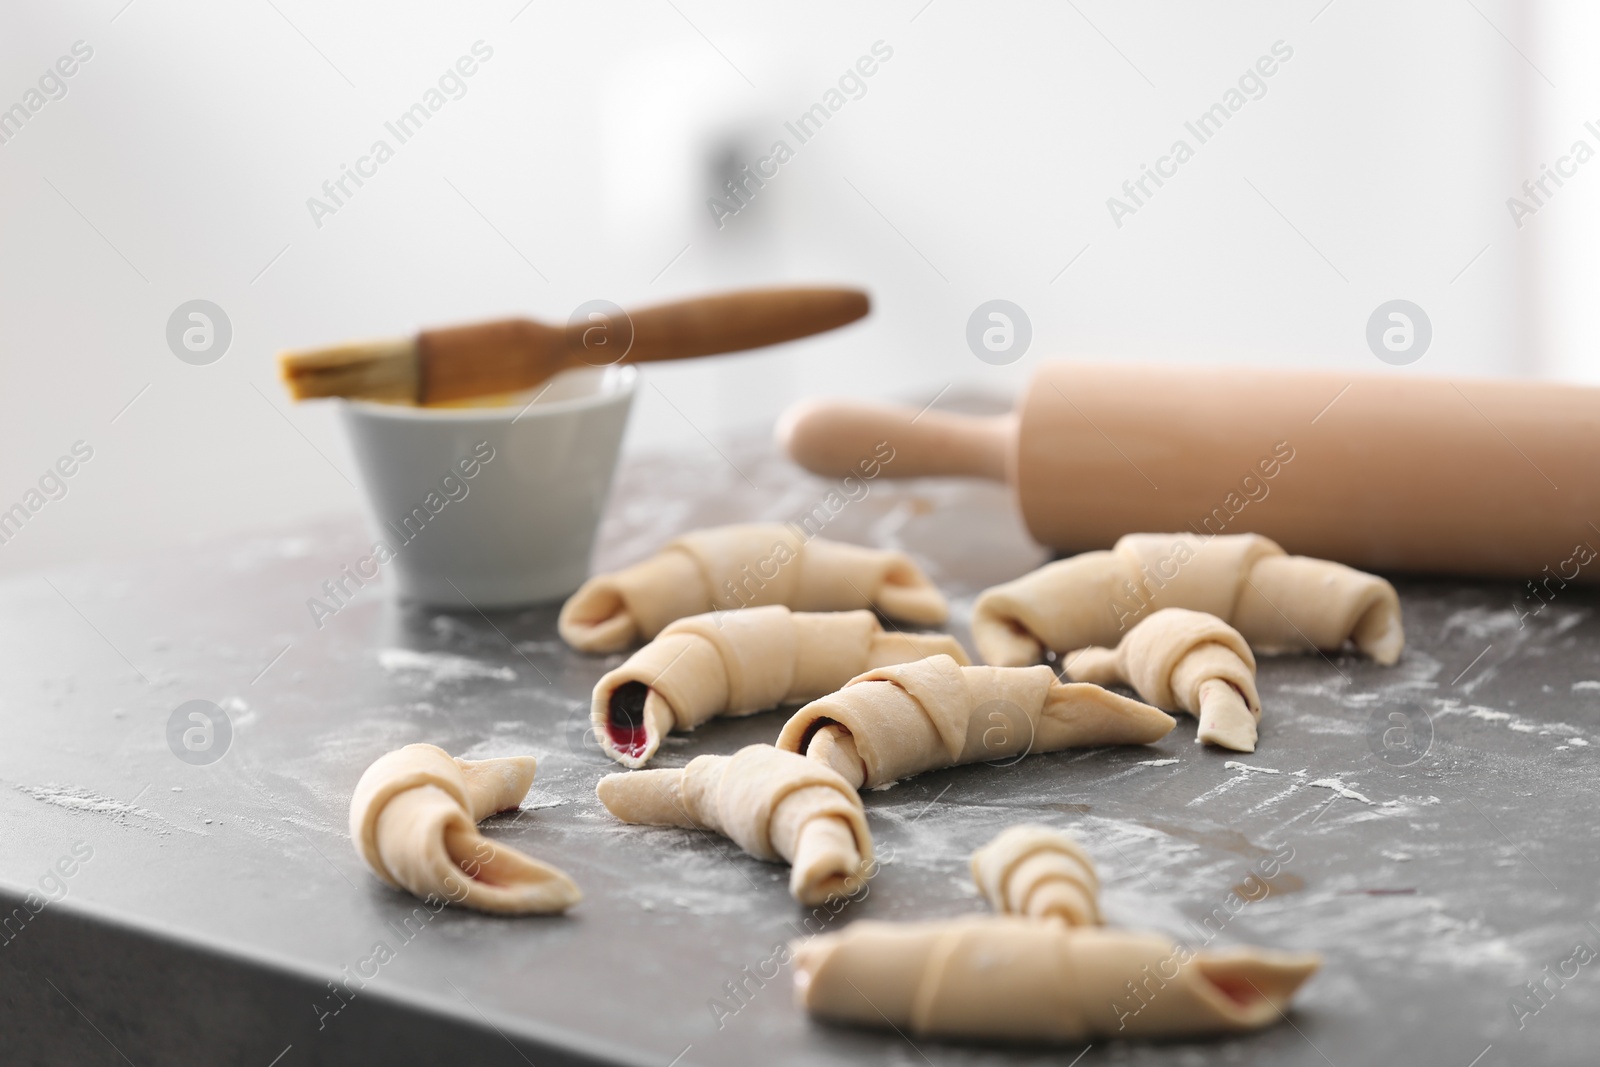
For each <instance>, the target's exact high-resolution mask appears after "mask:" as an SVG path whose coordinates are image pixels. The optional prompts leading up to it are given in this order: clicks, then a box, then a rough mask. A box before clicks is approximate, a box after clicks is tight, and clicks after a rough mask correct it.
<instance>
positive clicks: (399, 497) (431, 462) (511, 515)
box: [340, 367, 638, 608]
mask: <svg viewBox="0 0 1600 1067" xmlns="http://www.w3.org/2000/svg"><path fill="white" fill-rule="evenodd" d="M637 384H638V373H637V372H636V371H635V369H634V368H633V367H592V368H591V367H583V368H579V369H577V370H571V371H565V372H563V373H561V374H559V375H557V376H556V377H555V378H552V379H551V380H550V382H549V383H548V388H546V390H545V392H544V393H543V394H542V395H539V396H538V399H537V400H534V401H533V403H531V404H530V403H529V400H531V399H532V398H533V397H534V396H535V395H536V394H537V393H538V390H532V391H530V392H529V393H527V394H524V396H523V397H522V398H520V399H516V400H515V401H514V402H512V403H510V404H507V405H505V406H494V407H465V408H418V407H405V406H401V405H395V404H377V403H369V402H366V401H346V402H343V403H341V404H340V418H341V420H342V421H343V422H344V426H345V430H346V432H347V433H348V434H349V435H350V446H351V448H352V450H353V451H354V452H355V455H356V462H357V463H358V464H359V465H360V468H361V480H362V483H363V485H364V487H365V490H366V497H367V505H368V513H369V515H370V517H371V519H372V525H373V535H374V537H376V538H377V539H378V542H379V544H380V545H385V546H387V547H388V548H389V549H390V550H391V552H392V558H387V559H384V556H385V554H384V553H382V552H379V553H377V556H378V558H379V559H384V562H383V563H382V569H383V570H385V571H388V572H389V574H390V575H391V576H392V577H393V579H394V580H395V582H396V586H397V589H398V592H399V596H400V598H401V599H403V600H410V601H416V602H420V603H423V604H427V605H431V606H437V607H463V608H464V607H475V608H503V607H511V606H514V605H519V604H533V603H539V602H541V601H549V600H556V599H559V598H561V597H565V596H566V595H567V594H569V593H571V592H572V591H573V590H575V589H577V588H578V586H579V585H580V584H582V582H583V580H584V578H586V577H587V576H588V574H589V559H590V556H591V554H592V552H593V549H594V536H595V530H596V528H597V527H598V526H599V524H600V513H601V512H602V511H603V510H604V508H605V503H606V496H607V494H608V493H609V492H610V491H611V477H612V474H613V473H614V471H615V469H616V465H617V453H618V451H619V449H620V448H621V446H622V432H623V429H624V428H625V427H626V425H627V421H628V409H629V407H630V406H631V405H632V403H633V394H634V391H635V389H636V387H637Z"/></svg>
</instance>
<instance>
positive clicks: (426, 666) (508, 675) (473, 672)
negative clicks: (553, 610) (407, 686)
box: [378, 648, 517, 690]
mask: <svg viewBox="0 0 1600 1067" xmlns="http://www.w3.org/2000/svg"><path fill="white" fill-rule="evenodd" d="M378 663H379V665H380V666H382V667H383V669H384V670H386V671H388V672H390V673H391V674H394V673H402V672H403V673H405V674H407V675H411V676H417V675H420V676H421V683H420V684H421V686H422V688H423V689H425V690H431V689H433V688H435V687H436V686H438V685H440V684H441V683H444V682H463V681H466V680H468V679H470V678H493V679H495V680H496V681H501V682H514V681H516V680H517V672H516V671H514V670H512V669H511V668H510V667H497V666H495V665H494V664H492V663H484V662H483V661H481V660H475V659H468V658H467V657H465V656H453V655H450V654H449V653H447V652H418V651H416V650H415V649H410V648H385V649H380V650H379V651H378Z"/></svg>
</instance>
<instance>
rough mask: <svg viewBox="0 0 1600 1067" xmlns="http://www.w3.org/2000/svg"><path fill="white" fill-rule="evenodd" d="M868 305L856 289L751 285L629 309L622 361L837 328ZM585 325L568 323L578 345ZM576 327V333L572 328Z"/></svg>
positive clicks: (754, 344)
mask: <svg viewBox="0 0 1600 1067" xmlns="http://www.w3.org/2000/svg"><path fill="white" fill-rule="evenodd" d="M870 309H871V303H870V301H869V300H868V299H867V294H866V293H864V292H862V291H861V290H859V289H750V290H746V291H743V292H737V293H722V294H718V295H716V296H703V297H698V298H696V299H694V300H684V301H680V302H678V303H674V304H660V305H657V306H656V307H648V308H644V309H642V310H640V311H634V312H630V313H629V314H628V319H629V321H630V322H631V323H632V324H633V339H632V347H630V348H629V349H628V354H627V357H626V359H625V360H624V362H628V363H647V362H653V361H655V360H662V359H687V358H690V357H692V356H713V355H716V354H718V353H720V352H741V351H744V350H745V349H750V348H762V347H765V346H766V345H775V344H781V343H782V342H784V341H793V340H795V339H797V338H800V337H810V336H811V335H812V334H817V333H823V332H825V331H827V330H832V329H837V328H838V327H840V326H844V325H846V324H847V323H851V322H854V321H856V320H857V319H859V318H861V317H862V316H863V315H865V314H866V313H867V312H868V311H869V310H870ZM584 328H585V326H584V324H581V323H580V324H576V325H575V326H572V327H568V332H569V337H568V343H569V344H572V343H573V342H577V343H578V344H579V346H580V347H581V344H582V342H581V333H582V331H583V329H584ZM574 331H576V332H574Z"/></svg>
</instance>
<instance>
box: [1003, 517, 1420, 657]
mask: <svg viewBox="0 0 1600 1067" xmlns="http://www.w3.org/2000/svg"><path fill="white" fill-rule="evenodd" d="M1165 607H1177V608H1192V609H1194V610H1196V611H1205V612H1209V613H1210V614H1212V615H1215V616H1217V617H1218V618H1220V619H1222V620H1223V621H1225V622H1227V623H1229V624H1231V625H1232V626H1234V627H1235V628H1236V629H1238V631H1239V632H1240V633H1241V634H1243V635H1244V637H1245V640H1247V641H1249V642H1250V645H1251V647H1252V648H1255V649H1256V650H1257V651H1260V652H1267V653H1273V652H1299V651H1307V650H1310V649H1320V650H1322V651H1325V652H1333V651H1337V650H1338V649H1340V648H1342V647H1343V646H1344V644H1345V642H1346V641H1353V642H1354V643H1355V646H1356V647H1357V648H1358V649H1360V650H1361V651H1362V652H1364V653H1366V654H1367V655H1369V656H1371V657H1372V658H1373V659H1375V660H1377V661H1378V662H1379V663H1382V664H1391V663H1394V662H1395V661H1396V660H1397V659H1399V658H1400V650H1401V648H1403V647H1404V645H1405V632H1404V631H1403V630H1402V629H1401V626H1400V599H1399V597H1398V596H1397V595H1396V594H1395V591H1394V587H1393V586H1392V585H1390V584H1389V583H1388V582H1386V581H1384V580H1383V579H1382V578H1378V577H1376V576H1374V575H1371V574H1365V573H1363V572H1361V571H1358V570H1353V569H1351V568H1350V567H1346V566H1345V565H1343V564H1342V563H1331V562H1329V561H1327V560H1320V559H1312V558H1310V557H1308V556H1290V555H1286V554H1285V553H1284V551H1283V549H1281V548H1279V547H1278V546H1277V545H1276V544H1275V543H1274V542H1272V541H1270V540H1268V539H1267V538H1265V537H1262V536H1260V535H1259V534H1222V535H1218V536H1213V537H1209V538H1207V537H1200V536H1198V535H1196V534H1188V533H1182V534H1129V535H1128V536H1126V537H1124V538H1122V539H1121V540H1119V541H1118V542H1117V543H1116V545H1114V546H1113V547H1112V548H1111V549H1110V550H1109V551H1102V552H1085V553H1083V554H1082V555H1078V556H1073V557H1072V558H1070V559H1064V560H1059V561H1057V562H1055V563H1047V564H1045V565H1044V566H1043V567H1041V568H1039V569H1038V570H1036V571H1034V572H1033V573H1031V574H1026V575H1023V576H1022V577H1021V578H1018V579H1017V580H1016V581H1013V582H1007V583H1006V584H1004V585H998V586H995V587H994V588H993V589H989V590H986V591H985V592H984V593H983V594H982V595H981V596H979V597H978V599H977V601H976V603H975V604H974V605H973V609H972V636H973V639H974V640H975V641H976V642H977V645H978V653H979V654H980V655H981V656H982V657H983V659H984V661H985V662H986V663H994V664H999V665H1003V666H1013V667H1014V666H1023V665H1025V664H1029V663H1037V662H1039V660H1040V659H1041V658H1042V656H1043V654H1044V652H1045V651H1046V650H1047V649H1048V650H1050V651H1054V652H1068V651H1071V650H1072V649H1077V648H1085V647H1088V646H1090V645H1101V646H1111V645H1115V644H1116V643H1117V641H1118V640H1119V639H1120V638H1121V637H1122V635H1123V634H1124V633H1126V632H1127V630H1128V628H1129V627H1130V626H1132V625H1133V624H1134V623H1135V622H1138V621H1139V619H1141V618H1142V617H1144V615H1146V614H1148V613H1149V612H1152V611H1155V610H1157V609H1160V608H1165Z"/></svg>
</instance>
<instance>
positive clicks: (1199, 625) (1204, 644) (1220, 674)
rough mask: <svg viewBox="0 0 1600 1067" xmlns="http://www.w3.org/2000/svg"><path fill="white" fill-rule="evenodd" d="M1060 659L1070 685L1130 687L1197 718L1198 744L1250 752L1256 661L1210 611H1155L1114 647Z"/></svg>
mask: <svg viewBox="0 0 1600 1067" xmlns="http://www.w3.org/2000/svg"><path fill="white" fill-rule="evenodd" d="M1064 659H1065V662H1066V675H1067V677H1068V678H1071V679H1072V680H1073V681H1075V682H1095V683H1097V684H1099V685H1127V686H1132V687H1133V689H1134V691H1135V692H1137V693H1138V694H1139V695H1140V696H1142V697H1144V698H1145V699H1146V700H1148V701H1149V702H1150V703H1152V704H1154V705H1155V706H1156V707H1158V708H1162V709H1164V710H1166V711H1186V712H1188V713H1189V714H1190V715H1193V716H1195V717H1196V718H1198V719H1199V720H1200V729H1199V732H1198V734H1197V736H1198V737H1199V739H1200V740H1201V741H1207V742H1210V743H1211V744H1213V745H1221V746H1222V747H1223V748H1231V749H1233V750H1234V751H1235V752H1254V751H1255V750H1256V724H1257V723H1258V722H1260V721H1261V697H1260V696H1259V695H1258V694H1257V693H1256V658H1255V656H1254V655H1252V654H1251V652H1250V646H1249V645H1248V644H1246V643H1245V640H1244V637H1243V636H1242V635H1241V634H1240V633H1239V631H1238V630H1235V629H1234V628H1233V627H1231V626H1229V625H1228V624H1227V623H1225V622H1223V621H1222V620H1221V619H1219V618H1217V617H1216V616H1215V615H1208V614H1206V613H1205V612H1203V611H1190V610H1189V609H1187V608H1162V609H1161V610H1160V611H1157V612H1155V613H1154V614H1151V615H1147V616H1145V617H1144V618H1143V619H1141V620H1140V621H1139V622H1138V623H1137V624H1135V625H1134V627H1133V629H1131V630H1129V631H1128V633H1127V635H1126V636H1125V637H1123V639H1122V641H1121V642H1120V643H1119V644H1118V645H1117V647H1116V648H1085V649H1082V650H1080V651H1078V652H1075V653H1072V654H1071V655H1069V656H1066V657H1064Z"/></svg>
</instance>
